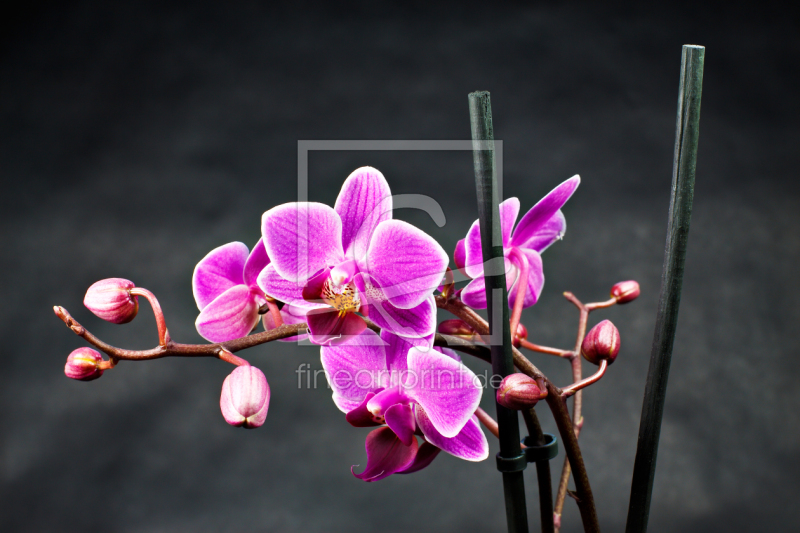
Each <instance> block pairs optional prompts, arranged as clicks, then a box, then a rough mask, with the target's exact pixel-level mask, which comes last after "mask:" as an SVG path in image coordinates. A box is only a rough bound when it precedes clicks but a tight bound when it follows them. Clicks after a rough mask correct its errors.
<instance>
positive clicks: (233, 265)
mask: <svg viewBox="0 0 800 533" xmlns="http://www.w3.org/2000/svg"><path fill="white" fill-rule="evenodd" d="M249 253H250V252H249V250H248V249H247V246H246V245H245V244H244V243H241V242H231V243H228V244H223V245H222V246H220V247H218V248H214V249H213V250H211V251H210V252H208V254H207V255H206V256H205V257H204V258H202V259H201V260H200V262H199V263H197V266H196V267H194V273H193V274H192V293H193V294H194V300H195V302H197V308H198V309H199V310H200V311H202V310H203V308H204V307H205V306H207V305H208V304H210V303H211V302H212V301H213V300H214V298H216V297H217V296H219V295H220V294H222V293H223V292H225V291H227V290H228V289H230V288H231V287H233V286H234V285H240V284H241V283H242V281H243V278H242V272H243V271H244V265H245V262H246V261H247V256H248V254H249Z"/></svg>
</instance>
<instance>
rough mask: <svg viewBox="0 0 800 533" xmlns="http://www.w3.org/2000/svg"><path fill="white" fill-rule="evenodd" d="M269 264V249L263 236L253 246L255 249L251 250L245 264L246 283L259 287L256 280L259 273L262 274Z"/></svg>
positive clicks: (244, 278) (252, 286)
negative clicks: (265, 245)
mask: <svg viewBox="0 0 800 533" xmlns="http://www.w3.org/2000/svg"><path fill="white" fill-rule="evenodd" d="M268 264H269V256H268V255H267V249H266V248H265V247H264V240H263V237H262V238H261V239H258V242H257V243H256V244H255V246H253V251H251V252H250V255H249V256H248V257H247V261H246V262H245V264H244V276H243V281H244V284H245V285H247V286H248V287H250V288H251V289H252V288H256V287H258V285H257V281H256V280H257V278H258V275H259V274H261V271H262V270H264V269H265V268H266V267H267V265H268Z"/></svg>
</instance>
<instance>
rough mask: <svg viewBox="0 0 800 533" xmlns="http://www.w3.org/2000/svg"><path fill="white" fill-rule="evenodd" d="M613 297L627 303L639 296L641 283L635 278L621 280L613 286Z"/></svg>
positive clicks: (619, 302) (620, 302)
mask: <svg viewBox="0 0 800 533" xmlns="http://www.w3.org/2000/svg"><path fill="white" fill-rule="evenodd" d="M611 297H612V298H614V299H616V300H617V303H618V304H626V303H628V302H632V301H634V300H635V299H636V298H638V297H639V284H638V283H637V282H635V281H633V280H630V281H620V282H619V283H617V284H615V285H614V286H613V287H611Z"/></svg>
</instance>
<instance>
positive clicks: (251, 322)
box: [192, 239, 306, 342]
mask: <svg viewBox="0 0 800 533" xmlns="http://www.w3.org/2000/svg"><path fill="white" fill-rule="evenodd" d="M269 263H270V260H269V256H268V255H267V250H266V248H265V247H264V244H263V240H262V239H259V240H258V242H257V243H256V245H255V246H254V247H253V251H252V252H250V251H248V249H247V246H246V245H244V244H243V243H241V242H231V243H228V244H224V245H222V246H220V247H218V248H215V249H213V250H211V251H210V252H209V253H208V255H206V256H205V257H204V258H203V259H201V260H200V262H199V263H197V266H196V267H195V268H194V275H193V276H192V292H193V293H194V299H195V301H196V302H197V307H198V308H199V309H200V316H198V317H197V321H196V323H195V325H196V327H197V332H198V333H200V335H202V336H203V338H205V339H207V340H210V341H211V342H225V341H229V340H232V339H237V338H239V337H243V336H245V335H247V334H248V333H250V332H251V331H252V330H253V328H254V327H255V326H256V324H257V323H258V318H259V314H258V312H259V308H260V307H261V306H262V305H264V304H265V303H267V298H266V297H265V294H264V292H263V291H262V290H261V288H260V287H259V286H258V284H257V283H256V279H257V277H258V275H259V274H260V273H261V271H262V270H264V269H265V268H266V267H267V265H269ZM275 312H277V306H275ZM280 316H281V322H282V323H283V324H298V323H301V322H305V321H306V318H305V313H304V311H303V310H302V309H296V308H293V307H291V306H288V305H284V306H283V309H281V310H280ZM280 325H281V324H277V325H276V324H275V317H274V314H273V313H272V312H270V313H266V314H265V315H264V329H266V330H270V329H273V328H275V327H277V326H280ZM305 337H306V336H305V335H299V336H296V337H290V338H287V339H280V340H282V341H296V340H298V339H302V338H305Z"/></svg>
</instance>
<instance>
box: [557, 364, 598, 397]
mask: <svg viewBox="0 0 800 533" xmlns="http://www.w3.org/2000/svg"><path fill="white" fill-rule="evenodd" d="M576 359H577V358H576ZM607 368H608V360H607V359H603V360H602V361H600V368H598V369H597V372H595V373H594V374H592V375H591V376H589V377H588V378H586V379H582V380H580V381H576V382H575V383H573V384H572V385H570V386H568V387H564V388H563V389H561V391H562V392H561V394H562V395H563V396H564V398H569V397H570V396H572V395H573V394H576V393H578V392H580V390H581V389H583V388H586V387H588V386H589V385H591V384H592V383H596V382H598V381H600V378H602V377H603V375H604V374H605V373H606V369H607Z"/></svg>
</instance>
